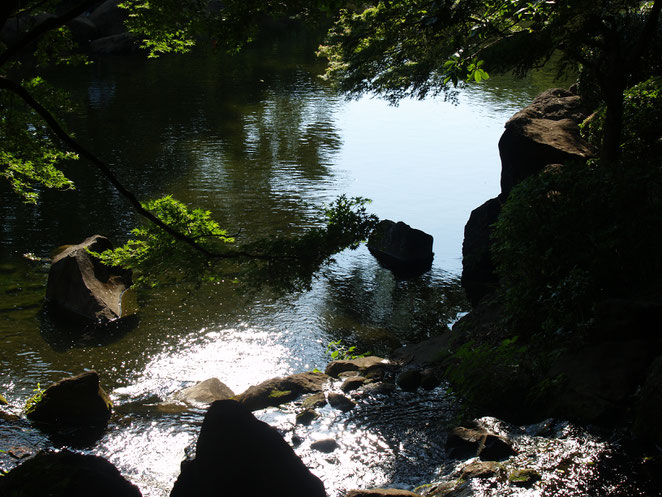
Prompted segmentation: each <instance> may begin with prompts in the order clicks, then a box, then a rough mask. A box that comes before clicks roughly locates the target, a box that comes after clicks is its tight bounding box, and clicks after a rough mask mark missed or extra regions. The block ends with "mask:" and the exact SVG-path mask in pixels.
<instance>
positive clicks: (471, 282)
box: [461, 195, 504, 306]
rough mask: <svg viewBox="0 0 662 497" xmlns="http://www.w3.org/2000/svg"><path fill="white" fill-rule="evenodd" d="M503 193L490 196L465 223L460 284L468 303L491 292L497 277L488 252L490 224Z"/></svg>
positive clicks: (502, 198)
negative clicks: (494, 196)
mask: <svg viewBox="0 0 662 497" xmlns="http://www.w3.org/2000/svg"><path fill="white" fill-rule="evenodd" d="M503 202H504V195H499V196H498V197H496V198H493V199H490V200H488V201H487V202H485V203H484V204H483V205H481V206H480V207H476V208H475V209H474V210H473V211H471V215H470V216H469V220H468V221H467V224H466V225H465V226H464V240H463V241H462V279H461V283H462V288H464V291H465V293H466V295H467V299H468V300H469V302H470V303H471V305H473V306H475V305H477V304H478V302H479V301H480V300H481V299H482V298H483V297H484V296H485V295H487V294H488V293H490V292H492V291H493V290H494V289H495V288H496V286H497V284H498V278H497V276H496V273H495V267H494V263H493V262H492V257H491V255H490V248H491V247H492V238H491V237H492V232H493V228H492V225H493V224H494V223H496V221H497V219H498V217H499V213H500V212H501V207H502V206H503Z"/></svg>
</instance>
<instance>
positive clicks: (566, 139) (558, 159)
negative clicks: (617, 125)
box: [499, 88, 594, 194]
mask: <svg viewBox="0 0 662 497" xmlns="http://www.w3.org/2000/svg"><path fill="white" fill-rule="evenodd" d="M585 118H586V113H585V112H584V110H583V108H582V102H581V99H580V97H579V96H577V95H575V94H573V93H571V92H570V91H568V90H564V89H561V88H554V89H550V90H547V91H544V92H543V93H541V94H540V95H538V96H537V97H536V98H535V99H534V100H533V102H532V103H531V105H529V106H528V107H525V108H524V109H522V110H521V111H519V112H518V113H517V114H515V115H514V116H513V117H511V118H510V119H509V120H508V122H506V130H505V131H504V133H503V135H502V136H501V139H500V140H499V154H500V156H501V192H502V193H504V194H508V193H509V192H510V190H511V189H512V188H513V186H515V185H516V184H518V183H520V182H521V181H522V180H524V179H526V178H527V177H529V176H531V175H532V174H535V173H537V172H539V171H542V169H543V168H544V167H545V166H547V165H548V164H559V163H560V164H563V163H564V162H566V161H568V160H586V159H588V158H590V157H591V156H592V155H593V153H594V151H593V150H592V148H591V146H590V145H589V144H588V143H586V142H585V141H584V140H583V139H582V137H581V136H580V134H579V124H580V123H581V122H582V121H583V120H584V119H585Z"/></svg>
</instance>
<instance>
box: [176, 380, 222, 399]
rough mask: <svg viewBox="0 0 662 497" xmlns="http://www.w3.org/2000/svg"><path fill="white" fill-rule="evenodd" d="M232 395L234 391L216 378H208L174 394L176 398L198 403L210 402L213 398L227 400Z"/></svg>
mask: <svg viewBox="0 0 662 497" xmlns="http://www.w3.org/2000/svg"><path fill="white" fill-rule="evenodd" d="M232 397H234V392H233V391H232V390H231V389H230V387H228V386H227V385H226V384H225V383H223V382H222V381H221V380H219V379H218V378H209V379H208V380H205V381H201V382H200V383H198V384H197V385H193V386H192V387H188V388H185V389H184V390H182V391H180V392H177V394H175V399H177V400H181V401H182V402H187V403H198V404H211V403H212V402H214V401H215V400H227V399H231V398H232Z"/></svg>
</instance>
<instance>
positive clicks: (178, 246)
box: [94, 196, 234, 285]
mask: <svg viewBox="0 0 662 497" xmlns="http://www.w3.org/2000/svg"><path fill="white" fill-rule="evenodd" d="M144 207H145V208H146V209H147V210H149V211H151V212H152V213H153V214H154V215H156V217H158V218H159V219H161V220H162V221H163V222H164V223H166V224H168V225H169V226H171V227H173V228H175V229H176V230H177V231H179V232H181V233H184V234H186V235H187V236H189V237H190V238H192V239H193V240H195V241H196V242H198V243H199V244H200V245H201V246H202V247H204V248H206V249H208V250H211V251H218V252H219V253H220V252H221V251H222V250H223V245H225V244H229V243H233V242H234V239H233V238H232V237H230V236H228V234H227V232H226V231H225V230H223V229H221V228H220V226H219V225H218V224H217V223H216V222H215V221H214V220H213V219H212V218H211V213H210V212H209V211H203V210H202V209H189V208H188V207H187V206H186V205H184V204H183V203H181V202H179V201H177V200H175V199H173V198H172V197H171V196H166V197H163V198H160V199H157V200H153V201H151V202H148V203H146V204H145V205H144ZM131 233H132V235H133V238H132V239H130V240H129V241H127V242H126V243H125V244H124V245H123V246H121V247H118V248H116V249H114V250H107V251H105V252H103V253H101V254H94V255H95V256H97V257H99V259H100V260H101V261H102V262H103V263H104V264H107V265H109V266H121V267H124V268H127V269H136V270H138V271H139V276H138V278H137V281H136V282H137V283H141V284H151V285H154V284H156V283H157V282H168V281H177V280H181V279H188V278H194V279H195V278H198V277H203V276H204V275H205V273H208V272H209V271H210V270H211V268H212V261H210V260H209V259H208V258H207V257H205V256H204V254H202V253H200V252H198V251H196V250H194V249H193V248H191V247H190V246H188V245H185V244H184V243H182V242H180V241H177V240H175V239H174V238H172V237H170V236H168V235H166V234H165V233H164V232H163V230H161V229H160V228H159V227H158V226H156V225H154V224H152V223H149V224H145V225H144V226H142V227H139V228H135V229H133V230H132V232H131Z"/></svg>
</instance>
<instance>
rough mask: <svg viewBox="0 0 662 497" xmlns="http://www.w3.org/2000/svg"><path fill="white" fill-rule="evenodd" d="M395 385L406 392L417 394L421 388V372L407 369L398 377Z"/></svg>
mask: <svg viewBox="0 0 662 497" xmlns="http://www.w3.org/2000/svg"><path fill="white" fill-rule="evenodd" d="M395 384H396V385H398V386H399V387H400V388H401V389H402V390H404V391H405V392H415V391H416V390H418V387H420V386H421V371H420V370H418V369H407V370H405V371H403V372H402V373H400V374H399V375H398V377H397V378H396V380H395Z"/></svg>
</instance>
